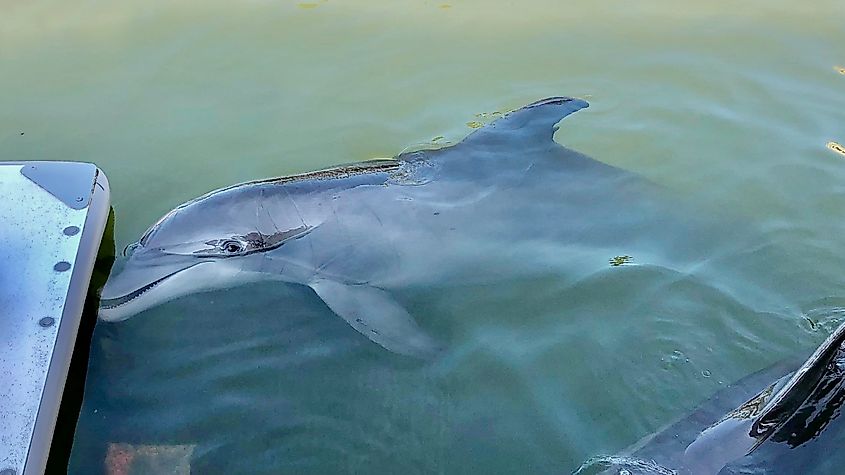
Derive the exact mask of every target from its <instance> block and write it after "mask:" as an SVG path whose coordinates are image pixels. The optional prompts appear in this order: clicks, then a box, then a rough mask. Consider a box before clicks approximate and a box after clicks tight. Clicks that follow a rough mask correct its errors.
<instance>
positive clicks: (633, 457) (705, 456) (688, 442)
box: [580, 324, 845, 475]
mask: <svg viewBox="0 0 845 475" xmlns="http://www.w3.org/2000/svg"><path fill="white" fill-rule="evenodd" d="M843 342H845V324H842V325H841V326H840V327H839V328H837V329H836V331H834V332H833V333H832V334H831V335H830V336H829V337H828V338H827V339H826V340H825V341H824V343H822V344H821V345H820V346H819V347H818V349H816V351H815V352H814V353H813V354H812V355H811V356H810V357H809V358H808V359H807V360H806V361H805V362H804V363H803V364H801V365H800V366H798V369H794V368H795V367H796V365H795V364H792V363H787V362H783V363H780V364H777V365H774V366H772V367H770V368H767V369H765V370H762V371H759V372H757V373H755V374H752V375H750V376H748V377H746V378H743V379H742V380H740V381H738V382H737V383H734V384H732V385H731V386H730V387H728V388H726V389H724V390H722V391H720V392H719V393H717V394H716V395H715V396H714V397H713V398H711V399H710V400H709V401H708V402H707V403H705V404H703V405H702V406H701V407H699V408H698V409H696V410H695V411H694V412H693V413H692V414H690V415H689V416H687V417H685V418H684V419H682V420H680V421H678V422H676V423H674V424H672V425H670V426H669V427H667V428H666V429H664V430H662V431H660V432H659V433H657V434H656V435H653V436H651V437H649V438H647V439H645V440H644V441H641V442H640V443H638V444H636V445H635V446H634V447H632V448H630V449H628V450H627V451H626V454H627V455H622V456H618V457H611V458H609V460H607V461H606V462H608V463H606V465H608V467H607V468H606V469H605V470H603V471H602V472H600V473H602V474H608V475H609V474H614V475H616V474H623V473H626V474H628V475H665V474H669V473H677V474H683V475H715V474H721V475H728V474H739V473H754V474H761V473H771V474H786V473H789V474H792V473H795V474H797V473H834V472H835V473H839V472H840V471H841V468H837V469H835V470H832V469H830V468H828V467H830V466H835V467H839V466H840V464H841V459H840V460H839V461H837V460H836V458H835V457H834V455H835V454H836V453H837V452H839V449H840V447H841V446H842V443H843V440H842V439H843V437H842V434H843V431H842V422H841V421H838V420H836V418H837V416H838V415H839V409H840V407H841V405H842V402H843V400H845V348H843ZM791 370H792V372H790V371H791ZM826 464H827V465H826ZM580 473H595V472H592V471H587V470H586V469H584V470H581V471H580Z"/></svg>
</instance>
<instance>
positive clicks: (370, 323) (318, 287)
mask: <svg viewBox="0 0 845 475" xmlns="http://www.w3.org/2000/svg"><path fill="white" fill-rule="evenodd" d="M308 285H309V286H310V287H311V288H312V289H314V291H315V292H316V293H317V295H318V296H319V297H320V298H321V299H323V302H325V303H326V305H328V306H329V308H330V309H331V310H332V311H333V312H334V313H336V314H337V315H339V316H340V317H342V318H343V319H344V320H346V322H347V323H349V324H350V325H351V326H352V328H354V329H356V330H358V331H359V332H360V333H361V334H363V335H364V336H366V337H367V338H369V339H370V340H372V341H374V342H376V343H378V344H379V345H381V346H383V347H384V348H385V349H387V350H390V351H392V352H394V353H399V354H402V355H408V356H415V357H420V358H429V357H432V356H434V355H435V354H436V353H437V352H438V351H439V345H438V344H437V342H435V340H434V339H432V338H431V337H430V336H429V335H427V334H426V333H425V332H424V331H423V330H422V329H421V328H420V327H419V326H418V325H417V323H416V322H415V321H414V319H413V317H411V315H410V314H408V312H407V311H406V310H405V309H404V308H402V306H401V305H399V303H397V302H396V300H394V299H393V297H391V296H390V294H388V293H387V292H386V291H384V290H382V289H379V288H377V287H372V286H369V285H360V284H358V285H355V284H343V283H340V282H337V281H333V280H325V279H321V280H315V281H312V282H310V283H309V284H308Z"/></svg>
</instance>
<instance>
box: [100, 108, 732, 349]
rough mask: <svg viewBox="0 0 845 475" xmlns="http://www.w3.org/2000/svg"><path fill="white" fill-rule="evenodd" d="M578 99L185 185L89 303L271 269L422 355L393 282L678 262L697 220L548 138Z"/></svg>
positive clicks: (421, 341) (695, 247)
mask: <svg viewBox="0 0 845 475" xmlns="http://www.w3.org/2000/svg"><path fill="white" fill-rule="evenodd" d="M585 107H587V103H586V102H585V101H583V100H580V99H572V98H567V97H552V98H548V99H544V100H541V101H537V102H535V103H532V104H529V105H527V106H525V107H523V108H521V109H518V110H516V111H514V112H511V113H509V114H507V115H505V116H503V117H502V118H500V119H498V120H496V121H495V122H493V123H491V124H489V125H487V126H485V127H483V128H480V129H478V130H476V131H474V132H473V133H471V134H470V135H469V136H467V137H466V138H465V139H464V140H462V141H461V142H460V143H458V144H456V145H453V146H449V147H445V148H441V149H437V150H421V151H415V152H409V153H403V154H401V155H399V156H398V157H396V158H395V159H393V160H377V161H371V162H364V163H358V164H353V165H346V166H340V167H336V168H331V169H328V170H321V171H317V172H312V173H306V174H303V175H297V176H291V177H284V178H274V179H267V180H261V181H255V182H250V183H244V184H240V185H234V186H231V187H228V188H223V189H221V190H217V191H213V192H211V193H208V194H207V195H204V196H202V197H199V198H197V199H194V200H192V201H189V202H187V203H185V204H183V205H181V206H179V207H177V208H176V209H174V210H172V211H171V212H169V213H168V214H166V215H165V216H164V217H163V218H161V219H160V220H159V221H158V222H157V223H155V224H154V225H153V226H152V227H151V228H150V229H149V230H148V231H147V232H146V233H145V234H144V235H143V237H141V239H140V240H139V242H138V243H137V245H135V246H134V250H133V252H132V253H131V255H130V256H129V258H128V260H127V261H126V263H125V266H124V267H123V269H122V271H121V272H119V273H117V274H116V275H113V276H112V277H111V279H110V280H109V282H108V283H107V285H106V287H105V289H104V290H103V294H102V306H101V311H100V317H101V318H102V319H104V320H109V321H118V320H123V319H126V318H128V317H129V316H131V315H133V314H136V313H138V312H141V311H143V310H145V309H147V308H150V307H152V306H155V305H158V304H160V303H163V302H165V301H168V300H171V299H174V298H177V297H180V296H183V295H186V294H189V293H194V292H198V291H204V290H210V289H215V288H228V287H234V286H236V285H240V284H244V283H248V282H254V281H258V280H278V281H283V282H289V283H296V284H302V285H306V286H308V287H310V288H312V289H313V290H314V291H315V292H316V293H317V295H318V296H319V297H320V298H321V299H322V300H323V301H324V302H325V303H326V305H327V306H328V307H329V308H331V310H332V311H334V312H335V313H336V314H337V315H339V316H341V317H342V318H343V319H344V320H346V322H348V323H349V325H351V326H352V327H353V328H355V329H356V330H357V331H359V332H360V333H361V334H363V335H365V336H367V337H368V338H369V339H371V340H372V341H374V342H376V343H378V344H379V345H381V346H383V347H384V348H386V349H388V350H391V351H393V352H396V353H400V354H406V355H414V356H430V355H432V354H435V353H436V352H437V351H438V349H439V348H440V343H438V342H436V341H435V340H434V339H433V338H432V337H430V336H429V335H428V334H427V332H425V331H423V330H422V329H421V328H420V326H419V325H418V324H417V322H416V321H415V320H414V319H413V318H412V317H411V314H410V313H409V312H408V311H407V310H406V309H405V307H404V306H403V305H402V303H401V302H400V301H398V300H396V297H395V295H394V290H396V289H405V288H413V287H414V286H429V287H430V286H448V285H458V284H468V283H476V284H477V283H485V282H494V281H503V280H507V279H512V278H514V277H518V276H525V275H536V274H538V273H541V272H546V273H548V272H555V273H558V274H560V275H563V276H564V278H567V279H579V278H583V277H584V276H587V275H590V274H593V273H596V272H603V271H606V270H607V269H608V260H609V259H610V260H611V262H613V261H612V259H613V258H614V256H628V255H629V254H630V255H631V256H634V257H635V258H636V261H635V262H636V265H656V266H661V267H664V268H668V269H677V270H679V271H683V270H684V268H685V266H688V265H692V264H693V263H695V260H696V255H700V253H701V252H704V251H703V249H705V247H706V245H705V244H702V243H706V242H708V238H707V237H706V233H703V232H702V229H701V227H700V226H699V224H700V222H699V221H698V220H695V219H690V216H689V213H684V212H683V211H681V210H679V209H677V208H678V207H677V202H676V200H675V201H673V200H671V199H667V198H666V197H665V196H663V193H662V192H661V191H660V190H659V189H658V188H657V187H655V186H653V185H651V184H650V183H649V182H647V181H646V180H643V179H642V178H640V177H638V176H636V175H634V174H632V173H629V172H627V171H624V170H620V169H618V168H615V167H612V166H609V165H606V164H604V163H601V162H598V161H595V160H592V159H590V158H589V157H586V156H584V155H582V154H580V153H577V152H574V151H572V150H569V149H567V148H565V147H562V146H561V145H559V144H558V143H556V142H555V141H554V138H553V136H554V132H555V131H556V130H557V127H556V124H557V123H558V122H559V121H560V120H561V119H562V118H564V117H566V116H567V115H569V114H571V113H573V112H576V111H578V110H580V109H582V108H585ZM693 221H695V225H691V223H692V222H693ZM722 233H724V232H723V231H722ZM696 253H698V254H696Z"/></svg>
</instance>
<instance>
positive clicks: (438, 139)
mask: <svg viewBox="0 0 845 475" xmlns="http://www.w3.org/2000/svg"><path fill="white" fill-rule="evenodd" d="M444 138H445V137H443V136H442V135H438V136H437V137H434V138H433V139H431V141H432V142H439V141H441V140H443V139H444Z"/></svg>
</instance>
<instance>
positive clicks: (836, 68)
mask: <svg viewBox="0 0 845 475" xmlns="http://www.w3.org/2000/svg"><path fill="white" fill-rule="evenodd" d="M833 69H835V70H836V72H838V73H839V74H845V68H843V67H842V66H834V67H833Z"/></svg>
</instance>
